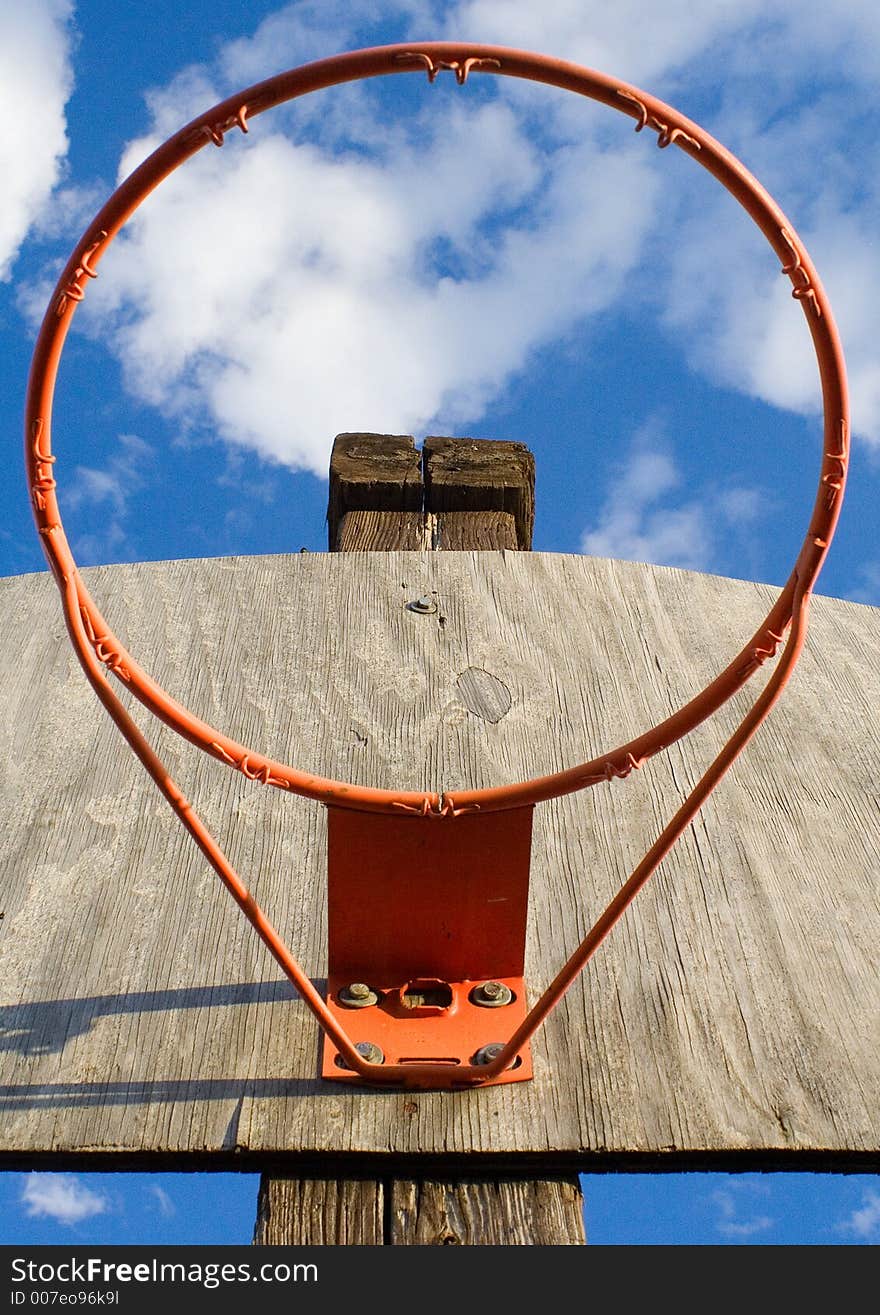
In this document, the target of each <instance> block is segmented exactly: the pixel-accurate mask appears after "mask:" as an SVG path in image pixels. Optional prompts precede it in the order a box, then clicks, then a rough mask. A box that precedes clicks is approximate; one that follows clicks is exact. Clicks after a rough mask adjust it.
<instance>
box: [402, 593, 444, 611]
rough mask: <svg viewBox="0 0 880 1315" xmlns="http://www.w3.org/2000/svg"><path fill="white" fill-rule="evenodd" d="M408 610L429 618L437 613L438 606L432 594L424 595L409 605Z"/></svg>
mask: <svg viewBox="0 0 880 1315" xmlns="http://www.w3.org/2000/svg"><path fill="white" fill-rule="evenodd" d="M406 606H407V610H408V611H410V612H419V613H420V614H421V615H422V616H428V615H430V614H431V613H432V612H436V611H437V604H436V603H435V602H434V600H433V598H432V597H431V596H430V594H423V595H422V597H421V598H416V599H414V600H413V602H411V603H407V605H406Z"/></svg>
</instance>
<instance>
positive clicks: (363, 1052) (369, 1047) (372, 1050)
mask: <svg viewBox="0 0 880 1315" xmlns="http://www.w3.org/2000/svg"><path fill="white" fill-rule="evenodd" d="M355 1050H356V1051H357V1052H358V1054H359V1055H360V1057H361V1059H365V1060H366V1061H367V1063H368V1064H384V1063H385V1056H384V1055H383V1053H382V1051H381V1050H380V1049H379V1047H378V1046H377V1045H376V1044H375V1042H373V1041H358V1043H357V1044H356V1046H355Z"/></svg>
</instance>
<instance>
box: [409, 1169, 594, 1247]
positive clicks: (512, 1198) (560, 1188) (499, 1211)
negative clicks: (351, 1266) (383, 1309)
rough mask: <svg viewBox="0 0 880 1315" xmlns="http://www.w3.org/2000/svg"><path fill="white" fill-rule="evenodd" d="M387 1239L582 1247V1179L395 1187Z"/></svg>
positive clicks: (423, 1183) (412, 1243)
mask: <svg viewBox="0 0 880 1315" xmlns="http://www.w3.org/2000/svg"><path fill="white" fill-rule="evenodd" d="M390 1190H391V1209H390V1212H389V1213H390V1220H389V1227H388V1234H389V1236H388V1238H387V1241H388V1242H389V1243H390V1244H392V1245H397V1246H583V1244H584V1242H585V1241H586V1235H585V1232H584V1211H583V1200H582V1199H581V1193H580V1189H579V1188H578V1185H577V1182H576V1181H573V1180H564V1181H561V1180H558V1179H540V1178H539V1179H532V1180H527V1181H526V1180H522V1179H516V1178H508V1179H500V1180H498V1179H496V1180H493V1179H491V1178H461V1179H456V1180H454V1181H452V1180H446V1181H431V1180H415V1181H413V1180H410V1181H406V1182H402V1181H397V1182H395V1183H394V1184H393V1185H392V1186H391V1189H390Z"/></svg>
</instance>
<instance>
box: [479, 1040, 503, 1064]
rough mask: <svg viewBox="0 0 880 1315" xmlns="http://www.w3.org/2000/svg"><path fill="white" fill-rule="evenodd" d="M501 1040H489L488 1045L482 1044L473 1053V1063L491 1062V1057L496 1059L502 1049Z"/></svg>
mask: <svg viewBox="0 0 880 1315" xmlns="http://www.w3.org/2000/svg"><path fill="white" fill-rule="evenodd" d="M504 1045H505V1043H504V1042H503V1041H490V1042H489V1044H488V1045H485V1046H483V1047H482V1048H481V1049H480V1050H478V1051H477V1053H476V1054H475V1055H474V1059H473V1062H474V1063H475V1064H491V1063H492V1060H493V1059H497V1058H498V1056H499V1055H500V1054H501V1052H502V1050H503V1049H504Z"/></svg>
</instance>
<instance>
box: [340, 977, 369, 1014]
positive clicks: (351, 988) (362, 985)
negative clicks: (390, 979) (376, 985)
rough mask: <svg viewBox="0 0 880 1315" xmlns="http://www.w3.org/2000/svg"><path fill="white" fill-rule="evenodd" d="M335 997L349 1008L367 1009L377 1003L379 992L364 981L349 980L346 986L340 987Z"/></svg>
mask: <svg viewBox="0 0 880 1315" xmlns="http://www.w3.org/2000/svg"><path fill="white" fill-rule="evenodd" d="M337 999H338V1000H339V1003H340V1004H343V1005H347V1006H348V1008H349V1009H367V1008H369V1006H370V1005H375V1004H378V1003H379V993H378V991H374V990H373V988H372V987H371V986H368V985H367V983H366V982H349V984H348V986H343V987H341V988H340V990H339V992H338V994H337Z"/></svg>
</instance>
